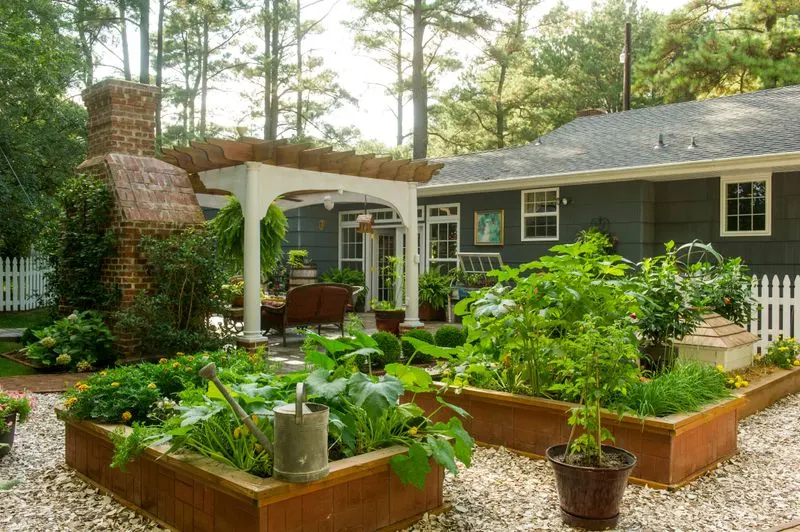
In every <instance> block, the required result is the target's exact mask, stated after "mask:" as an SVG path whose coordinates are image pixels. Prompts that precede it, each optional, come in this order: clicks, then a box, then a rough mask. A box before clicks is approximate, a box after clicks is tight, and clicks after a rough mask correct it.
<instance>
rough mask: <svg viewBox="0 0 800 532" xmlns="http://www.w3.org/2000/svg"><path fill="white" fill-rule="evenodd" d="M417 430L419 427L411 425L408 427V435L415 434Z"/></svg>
mask: <svg viewBox="0 0 800 532" xmlns="http://www.w3.org/2000/svg"><path fill="white" fill-rule="evenodd" d="M418 430H419V429H418V428H417V427H411V428H410V429H408V435H409V436H416V435H417V432H418Z"/></svg>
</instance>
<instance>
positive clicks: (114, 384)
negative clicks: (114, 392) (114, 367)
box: [111, 381, 119, 388]
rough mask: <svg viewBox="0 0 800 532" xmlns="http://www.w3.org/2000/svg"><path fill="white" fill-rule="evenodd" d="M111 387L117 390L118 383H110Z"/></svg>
mask: <svg viewBox="0 0 800 532" xmlns="http://www.w3.org/2000/svg"><path fill="white" fill-rule="evenodd" d="M111 386H112V387H114V388H119V383H118V382H116V381H114V382H112V383H111Z"/></svg>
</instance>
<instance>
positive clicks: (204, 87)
mask: <svg viewBox="0 0 800 532" xmlns="http://www.w3.org/2000/svg"><path fill="white" fill-rule="evenodd" d="M208 31H209V30H208V21H207V20H204V21H203V50H202V54H203V57H202V65H201V67H200V75H201V76H202V77H201V81H200V83H201V86H200V136H201V137H205V136H206V110H207V107H206V101H207V99H208Z"/></svg>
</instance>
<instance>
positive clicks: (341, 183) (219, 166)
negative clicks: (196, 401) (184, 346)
mask: <svg viewBox="0 0 800 532" xmlns="http://www.w3.org/2000/svg"><path fill="white" fill-rule="evenodd" d="M162 159H163V160H165V161H166V162H169V163H171V164H174V165H175V166H179V167H181V168H184V169H185V170H186V171H187V172H189V174H190V177H191V178H192V185H193V187H194V189H195V192H196V193H197V194H208V195H218V196H221V195H231V194H232V195H234V196H236V198H237V199H238V200H239V202H240V204H241V205H242V208H243V210H244V212H243V214H244V220H245V228H244V239H245V247H244V335H243V338H242V339H241V340H242V342H243V343H245V344H256V343H259V342H262V341H263V340H264V338H263V336H262V334H261V297H260V288H261V277H260V264H261V257H260V251H261V246H260V234H259V231H260V227H261V226H260V220H261V219H262V218H263V217H264V216H266V213H267V209H268V208H269V206H270V204H272V203H273V202H276V201H278V200H279V198H287V197H293V198H297V199H301V200H302V198H303V197H306V198H309V197H315V196H316V197H319V195H320V193H329V194H336V193H339V194H342V193H344V192H350V193H357V194H359V195H362V196H369V197H371V198H375V199H378V200H380V201H382V202H384V203H385V204H387V205H390V206H391V207H393V208H394V209H395V210H396V211H397V212H398V213H399V215H400V218H401V220H402V223H403V226H404V227H405V231H406V242H407V243H412V242H416V241H417V185H418V184H419V183H424V182H427V181H429V180H430V178H431V177H432V176H433V174H434V173H435V172H436V171H437V170H438V169H439V168H441V166H442V165H440V164H427V162H426V161H408V160H392V159H390V158H388V157H381V158H378V157H375V156H374V155H355V154H354V153H353V152H334V151H332V149H331V148H310V147H309V146H308V145H305V144H288V143H286V142H285V141H263V140H260V139H249V138H246V139H240V140H238V141H229V140H222V139H206V142H202V143H200V142H193V143H192V144H191V146H188V147H183V148H176V149H174V150H167V151H165V152H164V155H163V156H162ZM405 255H406V256H405V263H406V265H407V267H406V268H405V277H406V279H405V281H406V282H405V286H406V290H405V307H406V319H405V322H404V326H407V327H421V326H422V323H421V322H420V321H419V311H418V307H419V300H418V288H419V282H418V275H419V274H418V268H416V267H408V265H417V264H419V254H418V253H417V249H416V246H413V245H410V244H408V245H406V252H405Z"/></svg>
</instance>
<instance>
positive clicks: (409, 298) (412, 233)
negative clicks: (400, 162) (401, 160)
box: [402, 182, 422, 328]
mask: <svg viewBox="0 0 800 532" xmlns="http://www.w3.org/2000/svg"><path fill="white" fill-rule="evenodd" d="M407 203H408V205H407V210H406V215H405V216H403V218H404V219H405V223H406V257H405V263H406V268H405V269H406V301H405V304H406V320H405V321H404V322H403V324H402V325H403V327H406V328H418V327H422V322H421V321H419V252H418V250H417V246H418V241H419V236H418V234H417V233H418V232H419V231H418V228H417V224H418V222H417V184H416V183H414V182H410V183H408V202H407Z"/></svg>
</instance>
